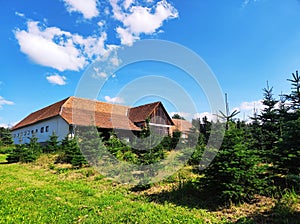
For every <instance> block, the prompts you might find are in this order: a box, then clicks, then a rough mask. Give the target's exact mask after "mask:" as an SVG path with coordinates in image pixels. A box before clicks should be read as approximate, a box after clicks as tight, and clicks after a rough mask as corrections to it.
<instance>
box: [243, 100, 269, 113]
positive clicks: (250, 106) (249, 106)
mask: <svg viewBox="0 0 300 224" xmlns="http://www.w3.org/2000/svg"><path fill="white" fill-rule="evenodd" d="M264 108H265V106H264V105H263V103H262V100H257V101H252V102H242V103H241V105H240V106H239V109H240V110H247V111H249V110H252V111H253V110H254V109H256V110H262V109H264Z"/></svg>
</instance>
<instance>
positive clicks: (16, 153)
mask: <svg viewBox="0 0 300 224" xmlns="http://www.w3.org/2000/svg"><path fill="white" fill-rule="evenodd" d="M40 153H41V147H40V144H39V143H38V142H37V138H36V137H34V136H33V137H31V138H30V142H29V144H26V145H25V144H20V145H16V146H15V148H14V149H13V150H12V152H11V153H10V154H9V155H8V156H7V161H8V163H15V162H23V163H28V162H34V161H35V160H36V159H37V158H38V157H39V155H40Z"/></svg>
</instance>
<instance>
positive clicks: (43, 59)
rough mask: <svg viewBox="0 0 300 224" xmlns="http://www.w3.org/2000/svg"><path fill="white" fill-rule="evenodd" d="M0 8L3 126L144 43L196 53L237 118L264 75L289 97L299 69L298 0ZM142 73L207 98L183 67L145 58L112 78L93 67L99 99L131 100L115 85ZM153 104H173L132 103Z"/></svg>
mask: <svg viewBox="0 0 300 224" xmlns="http://www.w3.org/2000/svg"><path fill="white" fill-rule="evenodd" d="M0 6H1V8H0V10H1V13H0V19H1V21H2V23H1V32H0V46H1V51H0V54H1V55H0V58H2V60H1V66H0V125H1V126H7V125H8V126H11V125H13V124H15V123H16V122H18V121H20V120H21V119H22V118H24V117H25V116H26V115H28V114H29V113H31V112H33V111H35V110H37V109H40V108H42V107H44V106H47V105H49V104H51V103H54V102H56V101H59V100H61V99H64V98H66V97H68V96H71V95H74V93H75V92H76V87H77V85H78V82H79V80H80V79H81V76H82V74H83V73H84V71H85V70H86V68H87V67H88V66H89V65H90V64H91V63H92V62H94V61H95V60H98V59H101V58H102V57H103V56H104V55H105V54H106V53H107V52H109V51H110V50H111V49H113V48H118V47H120V46H125V45H131V44H134V43H135V42H136V41H138V40H143V39H149V38H150V39H162V40H168V41H172V42H175V43H178V44H181V45H183V46H186V47H187V48H189V49H191V50H192V51H194V52H196V53H197V54H198V55H199V56H200V57H202V59H203V60H204V61H205V62H206V63H207V64H208V66H209V67H210V68H211V69H212V71H213V72H214V74H215V76H216V77H217V79H218V81H219V84H220V86H221V88H222V90H223V92H224V93H225V92H226V93H228V95H229V103H230V107H231V108H232V109H235V108H236V109H239V110H241V112H242V113H241V115H240V116H242V117H247V115H249V114H251V113H252V111H253V105H254V104H255V106H256V107H257V108H259V107H260V102H259V101H260V100H261V99H262V95H263V93H262V88H264V87H265V86H266V81H267V80H268V81H269V83H270V85H271V86H273V87H274V93H275V94H276V96H277V95H278V94H280V92H281V91H282V92H284V93H286V92H288V91H289V88H290V87H289V85H288V82H287V81H286V79H287V78H289V77H290V76H291V73H292V72H295V71H296V70H299V68H300V53H299V52H300V23H299V22H300V2H299V1H297V0H285V1H282V0H234V1H233V0H232V1H231V0H224V1H217V0H210V1H206V0H189V1H182V0H172V1H171V0H161V1H155V0H124V1H121V0H120V1H118V0H107V1H104V0H51V1H50V0H48V1H45V0H44V1H40V0H27V1H17V0H10V1H1V3H0ZM145 75H160V76H165V77H168V78H169V79H172V80H174V81H177V82H179V83H180V82H181V85H182V86H183V88H185V89H186V90H188V91H189V93H190V95H191V96H192V98H193V100H194V101H203V102H204V101H205V99H204V95H203V94H202V95H201V94H198V93H197V92H196V91H194V87H193V84H192V83H189V80H188V79H185V80H183V81H182V80H181V79H182V76H183V73H182V71H179V70H178V69H176V68H170V67H168V66H167V65H161V64H159V63H149V62H148V63H147V62H145V63H140V64H136V65H132V66H130V67H128V68H124V69H121V70H120V71H118V72H117V73H116V74H114V75H113V77H111V78H110V79H108V77H106V75H105V74H102V77H101V73H100V76H99V77H98V78H103V79H107V80H108V82H107V83H108V84H107V86H108V87H107V89H106V90H105V91H104V92H103V94H102V95H99V98H98V99H99V100H102V101H107V102H114V103H122V104H125V105H128V104H129V102H126V98H124V97H122V95H121V96H119V95H118V92H119V90H120V89H122V87H124V86H125V85H127V84H128V83H130V82H131V81H132V80H133V79H136V78H138V77H139V76H141V77H142V76H145ZM174 94H175V93H174ZM151 100H162V101H163V102H164V101H165V104H166V107H167V110H168V111H169V112H170V113H171V112H175V109H174V107H172V105H171V104H172V103H174V102H168V100H167V99H166V100H165V99H163V98H159V97H157V98H155V97H148V98H146V99H140V100H139V101H137V103H144V102H148V101H151ZM179 100H180V99H179ZM179 112H182V114H183V115H186V116H187V113H189V111H179ZM205 112H211V111H210V108H209V106H208V103H203V104H200V106H199V107H197V113H198V115H199V116H202V115H203V113H205ZM189 116H192V115H191V114H189Z"/></svg>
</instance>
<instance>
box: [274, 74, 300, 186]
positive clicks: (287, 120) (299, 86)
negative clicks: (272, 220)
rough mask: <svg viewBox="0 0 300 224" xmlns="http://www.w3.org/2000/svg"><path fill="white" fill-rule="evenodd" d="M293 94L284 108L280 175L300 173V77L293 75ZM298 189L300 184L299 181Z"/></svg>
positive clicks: (279, 146) (278, 169) (278, 162)
mask: <svg viewBox="0 0 300 224" xmlns="http://www.w3.org/2000/svg"><path fill="white" fill-rule="evenodd" d="M288 81H290V83H291V93H290V94H288V95H285V96H286V100H287V103H288V106H285V107H283V108H282V111H281V114H282V121H283V122H282V124H281V132H282V138H281V139H280V141H279V143H278V147H277V150H276V156H277V161H276V167H277V171H278V173H280V174H284V175H286V176H285V178H287V177H288V176H289V175H298V176H299V173H300V76H299V75H298V71H296V73H293V74H292V79H288ZM297 185H298V187H299V188H300V184H299V181H298V184H297Z"/></svg>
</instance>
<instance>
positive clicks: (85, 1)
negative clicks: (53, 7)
mask: <svg viewBox="0 0 300 224" xmlns="http://www.w3.org/2000/svg"><path fill="white" fill-rule="evenodd" d="M63 1H64V2H65V5H66V6H67V10H68V11H69V12H70V13H71V12H79V13H81V14H82V15H83V17H84V18H85V19H92V18H93V17H96V16H98V15H99V11H98V9H97V4H98V1H97V0H63Z"/></svg>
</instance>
